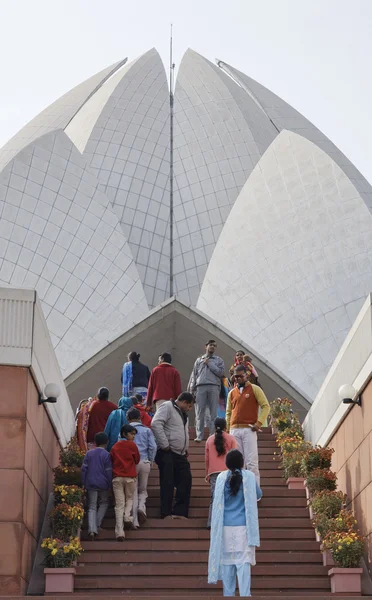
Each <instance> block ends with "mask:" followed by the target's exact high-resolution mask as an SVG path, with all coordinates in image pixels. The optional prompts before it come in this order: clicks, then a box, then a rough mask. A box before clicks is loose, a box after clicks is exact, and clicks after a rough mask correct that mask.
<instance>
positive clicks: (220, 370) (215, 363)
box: [206, 356, 225, 379]
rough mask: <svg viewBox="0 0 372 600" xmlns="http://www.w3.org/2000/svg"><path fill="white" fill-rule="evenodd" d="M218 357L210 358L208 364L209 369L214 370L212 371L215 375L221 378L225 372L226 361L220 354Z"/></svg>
mask: <svg viewBox="0 0 372 600" xmlns="http://www.w3.org/2000/svg"><path fill="white" fill-rule="evenodd" d="M216 358H217V360H213V359H209V360H208V361H207V363H206V365H207V367H208V369H210V370H211V371H212V373H214V374H215V375H217V377H219V378H220V379H221V378H222V377H223V375H224V373H225V363H224V362H223V360H222V358H220V357H219V356H218V357H216Z"/></svg>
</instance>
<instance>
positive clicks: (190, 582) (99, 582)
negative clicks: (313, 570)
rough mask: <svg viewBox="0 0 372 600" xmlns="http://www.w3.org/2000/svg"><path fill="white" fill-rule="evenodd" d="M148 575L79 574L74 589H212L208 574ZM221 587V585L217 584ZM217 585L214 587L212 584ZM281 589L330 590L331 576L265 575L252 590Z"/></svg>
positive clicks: (258, 578) (253, 580) (255, 578)
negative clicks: (85, 575) (188, 575)
mask: <svg viewBox="0 0 372 600" xmlns="http://www.w3.org/2000/svg"><path fill="white" fill-rule="evenodd" d="M146 579H147V578H146V577H142V576H141V577H139V576H138V575H117V576H115V575H110V576H107V577H104V576H98V577H83V576H77V577H76V578H75V589H77V590H79V589H99V590H104V589H105V590H106V589H107V590H113V589H124V590H125V592H126V593H128V592H129V593H130V591H129V590H132V589H142V590H143V589H151V590H156V589H162V590H163V589H168V590H169V592H172V591H173V593H175V590H176V589H185V590H192V589H198V590H199V589H209V590H210V589H211V586H210V585H209V584H208V583H207V579H206V577H205V576H204V575H203V576H190V577H187V576H185V575H183V576H182V575H181V576H177V575H167V576H162V575H159V576H155V575H153V576H151V578H148V588H147V586H146V585H145V583H147V582H146ZM217 585H218V586H219V587H221V584H217ZM213 587H215V586H213ZM278 588H279V589H282V590H285V589H296V590H298V589H303V590H306V591H309V590H311V589H315V590H319V591H321V590H323V592H324V591H328V590H329V591H330V581H329V577H328V576H325V577H320V576H307V577H301V576H297V575H292V576H282V577H280V576H278V577H273V578H269V577H266V576H265V575H263V576H260V575H257V576H256V577H254V578H252V590H257V589H272V590H275V591H277V590H278Z"/></svg>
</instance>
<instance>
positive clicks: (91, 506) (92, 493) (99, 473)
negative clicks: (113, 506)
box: [81, 433, 112, 540]
mask: <svg viewBox="0 0 372 600" xmlns="http://www.w3.org/2000/svg"><path fill="white" fill-rule="evenodd" d="M108 439H109V438H108V435H106V433H97V434H96V436H95V443H96V448H93V450H89V451H88V452H87V453H86V455H85V458H84V462H83V464H82V467H81V477H82V481H83V486H84V487H85V489H86V490H87V492H88V535H89V537H90V539H91V540H94V539H95V538H96V537H97V535H98V528H99V527H100V526H101V523H102V521H103V518H104V516H105V514H106V511H107V507H108V502H109V490H110V488H111V484H112V462H111V456H110V454H109V452H107V450H106V446H107V443H108ZM97 505H98V511H97Z"/></svg>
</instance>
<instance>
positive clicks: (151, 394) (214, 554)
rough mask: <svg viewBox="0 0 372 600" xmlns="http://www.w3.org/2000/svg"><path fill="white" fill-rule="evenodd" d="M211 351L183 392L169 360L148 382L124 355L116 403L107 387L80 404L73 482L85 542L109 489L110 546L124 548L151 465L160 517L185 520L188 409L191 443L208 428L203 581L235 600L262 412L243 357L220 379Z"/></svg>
mask: <svg viewBox="0 0 372 600" xmlns="http://www.w3.org/2000/svg"><path fill="white" fill-rule="evenodd" d="M216 349H217V344H216V342H215V341H214V340H209V341H208V343H207V344H206V346H205V353H204V354H203V355H202V356H201V357H199V358H198V359H197V360H196V361H195V364H194V367H193V370H192V373H191V376H190V380H189V385H188V391H187V392H182V387H181V378H180V375H179V373H178V371H177V370H176V369H175V368H174V367H173V366H172V364H171V362H172V358H171V355H170V354H169V353H163V354H162V355H161V356H159V363H158V366H156V367H155V368H154V369H153V370H152V372H151V373H150V371H149V369H148V367H147V366H146V365H143V364H142V363H141V362H140V360H139V359H140V355H139V354H138V353H136V352H131V353H130V354H129V356H128V361H127V362H126V363H125V364H124V366H123V370H122V390H123V396H122V398H121V399H120V400H119V404H118V405H115V404H113V403H111V402H110V401H109V399H108V398H109V392H108V390H107V388H100V390H99V391H98V394H97V396H96V397H95V398H90V399H89V400H85V401H82V402H81V404H80V406H79V409H78V413H77V438H78V441H79V444H80V447H81V448H82V449H83V450H84V451H86V452H87V453H86V456H85V460H84V463H83V467H82V477H83V484H84V486H85V488H86V489H87V491H88V528H89V532H88V533H89V537H90V538H91V539H95V537H96V536H97V534H98V531H99V528H100V526H101V523H102V519H103V518H104V515H105V513H106V510H107V506H108V499H109V490H110V489H111V487H112V490H113V493H114V497H115V520H116V525H115V536H116V539H117V540H118V541H122V540H123V539H124V537H125V529H128V528H130V529H133V528H137V527H139V526H140V525H141V524H143V523H144V522H145V521H146V518H147V517H146V499H147V483H148V477H149V472H150V468H151V463H152V462H153V461H155V463H156V464H157V466H158V469H159V478H160V513H161V517H162V518H164V519H187V518H188V513H189V504H190V495H191V486H192V476H191V469H190V463H189V461H188V448H189V422H188V413H189V412H190V410H192V408H193V407H194V405H195V414H196V438H195V441H196V442H198V443H200V442H201V441H202V440H203V439H204V426H205V423H206V420H207V422H208V419H209V433H210V436H209V438H208V439H207V441H206V445H205V461H206V479H207V481H209V483H210V489H211V502H210V511H209V517H208V523H207V526H208V528H210V529H211V547H210V557H209V582H210V583H213V582H215V581H217V580H218V579H222V581H223V585H224V595H234V594H235V579H236V575H238V581H239V587H240V594H241V595H250V565H251V564H254V561H255V547H256V546H257V545H259V535H258V518H257V501H258V500H259V499H260V498H261V496H262V492H261V490H260V487H259V485H260V474H259V465H258V448H257V432H258V431H259V430H260V428H261V427H262V425H263V424H264V423H265V421H266V419H267V416H268V414H269V411H270V406H269V402H268V400H267V398H266V396H265V394H264V392H263V390H262V388H261V387H260V385H259V383H258V375H257V372H256V371H255V369H254V367H253V365H252V362H251V360H249V357H248V356H246V355H245V353H244V352H243V351H240V350H239V351H237V353H236V355H235V361H234V364H233V365H232V367H231V369H230V371H229V375H230V380H228V379H227V378H226V377H225V365H224V361H223V360H222V358H220V357H219V356H217V354H216ZM174 490H176V493H175V495H174ZM232 592H234V593H232ZM243 592H244V593H243ZM247 592H249V593H247Z"/></svg>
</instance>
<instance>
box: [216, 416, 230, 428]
mask: <svg viewBox="0 0 372 600" xmlns="http://www.w3.org/2000/svg"><path fill="white" fill-rule="evenodd" d="M226 427H227V424H226V419H222V417H217V419H215V421H214V428H215V430H216V431H226Z"/></svg>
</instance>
